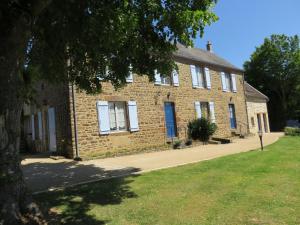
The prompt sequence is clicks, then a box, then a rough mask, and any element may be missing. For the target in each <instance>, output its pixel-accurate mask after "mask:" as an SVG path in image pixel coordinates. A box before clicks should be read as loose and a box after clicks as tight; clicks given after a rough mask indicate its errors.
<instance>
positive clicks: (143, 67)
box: [26, 0, 217, 93]
mask: <svg viewBox="0 0 300 225" xmlns="http://www.w3.org/2000/svg"><path fill="white" fill-rule="evenodd" d="M215 3H216V0H201V1H200V0H171V1H156V0H145V1H127V0H123V1H110V0H105V1H98V0H89V1H73V0H53V1H52V2H51V4H49V5H47V7H45V9H44V10H43V11H42V13H41V14H40V15H39V16H38V17H37V18H36V20H35V23H34V25H33V29H32V31H31V32H32V38H31V39H30V42H29V48H28V50H29V51H28V54H27V60H26V62H27V64H28V66H29V67H28V68H30V67H35V68H37V69H38V70H39V72H40V75H41V78H43V79H47V80H50V81H54V82H59V81H71V82H74V83H75V84H76V85H77V86H78V87H80V88H82V89H84V90H86V91H88V92H89V93H95V92H99V91H101V82H99V78H100V79H101V80H102V81H110V82H111V83H112V84H113V85H114V87H115V88H119V87H121V86H123V85H124V84H125V83H126V77H127V76H128V73H129V70H130V69H129V68H130V65H131V67H132V71H133V72H134V73H136V74H146V75H148V76H149V79H150V81H153V80H154V70H155V69H157V70H158V71H159V72H160V73H162V74H170V73H171V71H172V70H173V69H174V68H175V69H176V65H175V63H174V61H173V57H172V53H173V52H174V51H175V50H176V44H177V43H178V42H179V43H182V44H184V45H186V46H191V45H193V41H192V40H193V39H194V38H196V35H197V33H200V35H203V32H204V28H205V26H207V25H210V24H211V23H212V22H214V21H216V20H217V16H216V15H215V14H214V13H213V12H212V7H213V6H214V4H215ZM32 7H33V6H32Z"/></svg>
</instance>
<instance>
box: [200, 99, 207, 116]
mask: <svg viewBox="0 0 300 225" xmlns="http://www.w3.org/2000/svg"><path fill="white" fill-rule="evenodd" d="M200 107H201V114H202V117H204V118H206V119H209V107H208V102H200Z"/></svg>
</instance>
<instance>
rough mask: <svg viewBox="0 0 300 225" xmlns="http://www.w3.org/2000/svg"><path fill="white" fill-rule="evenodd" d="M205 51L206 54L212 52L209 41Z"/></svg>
mask: <svg viewBox="0 0 300 225" xmlns="http://www.w3.org/2000/svg"><path fill="white" fill-rule="evenodd" d="M206 50H207V51H208V52H213V50H212V44H211V42H210V41H208V42H207V44H206Z"/></svg>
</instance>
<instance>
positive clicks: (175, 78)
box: [172, 70, 179, 87]
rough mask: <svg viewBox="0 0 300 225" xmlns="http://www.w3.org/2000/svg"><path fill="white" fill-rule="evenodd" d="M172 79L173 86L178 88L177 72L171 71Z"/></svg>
mask: <svg viewBox="0 0 300 225" xmlns="http://www.w3.org/2000/svg"><path fill="white" fill-rule="evenodd" d="M172 78H173V85H174V86H176V87H178V86H179V74H178V71H177V70H173V72H172Z"/></svg>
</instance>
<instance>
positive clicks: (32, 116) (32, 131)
mask: <svg viewBox="0 0 300 225" xmlns="http://www.w3.org/2000/svg"><path fill="white" fill-rule="evenodd" d="M31 139H32V140H33V141H34V140H35V129H34V114H32V115H31Z"/></svg>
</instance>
